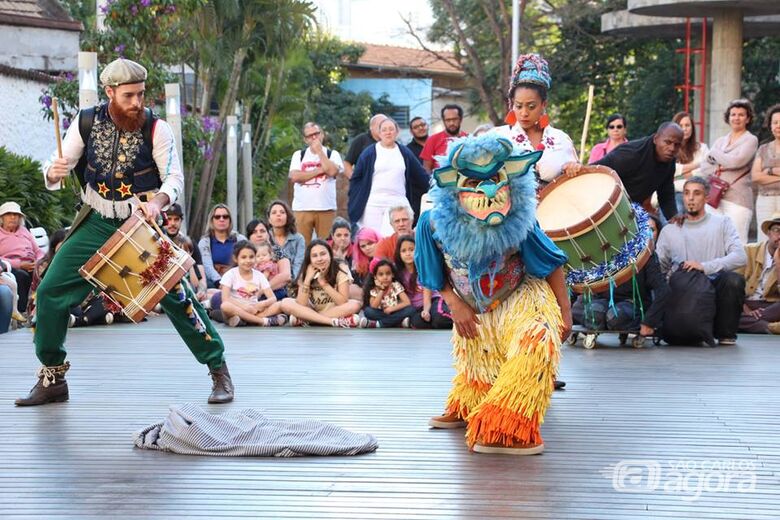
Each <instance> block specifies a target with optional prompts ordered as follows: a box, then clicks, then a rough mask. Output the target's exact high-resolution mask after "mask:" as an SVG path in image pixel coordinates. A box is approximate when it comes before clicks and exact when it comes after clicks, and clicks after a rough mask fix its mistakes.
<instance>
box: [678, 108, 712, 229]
mask: <svg viewBox="0 0 780 520" xmlns="http://www.w3.org/2000/svg"><path fill="white" fill-rule="evenodd" d="M672 121H674V122H675V123H677V124H678V125H680V128H682V131H683V142H682V146H680V153H678V154H677V163H676V164H675V167H674V196H675V201H676V202H677V212H678V213H680V214H682V213H685V205H684V204H683V200H682V190H683V184H685V179H689V178H691V177H695V176H698V175H700V173H701V171H700V168H699V165H700V164H701V161H702V159H703V158H704V157H705V156H706V155H707V153H709V150H710V149H709V148H708V147H707V144H706V143H702V142H700V141H699V140H698V139H697V138H696V127H695V126H694V125H693V117H692V116H691V114H690V113H688V112H677V113H676V114H675V115H674V117H673V118H672Z"/></svg>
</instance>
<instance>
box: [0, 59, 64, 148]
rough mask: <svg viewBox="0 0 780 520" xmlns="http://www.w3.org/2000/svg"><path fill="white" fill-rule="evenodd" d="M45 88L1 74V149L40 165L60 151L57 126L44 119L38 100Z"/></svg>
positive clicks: (41, 84) (33, 82) (43, 85)
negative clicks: (38, 162) (28, 158)
mask: <svg viewBox="0 0 780 520" xmlns="http://www.w3.org/2000/svg"><path fill="white" fill-rule="evenodd" d="M45 86H46V85H45V84H43V83H38V82H37V81H31V80H27V79H20V78H14V77H9V76H5V75H3V74H0V114H2V124H0V146H5V147H6V148H7V149H8V150H10V151H11V152H14V153H16V154H19V155H26V156H28V157H32V158H33V159H35V160H37V161H41V162H43V161H45V160H47V159H48V158H49V156H50V155H51V153H52V151H54V150H56V148H57V143H56V142H55V140H54V123H52V122H51V121H46V120H45V119H44V118H43V112H41V104H40V102H39V101H38V97H40V95H41V90H42V89H43V88H44V87H45ZM62 137H63V138H64V137H65V134H64V133H63V134H62Z"/></svg>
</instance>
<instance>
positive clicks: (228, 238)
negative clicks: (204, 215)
mask: <svg viewBox="0 0 780 520" xmlns="http://www.w3.org/2000/svg"><path fill="white" fill-rule="evenodd" d="M241 240H246V237H244V235H242V234H241V233H236V232H235V231H233V217H232V216H231V215H230V209H229V208H228V207H227V206H226V205H225V204H217V205H216V206H214V207H213V208H211V212H210V213H209V221H208V226H207V230H206V234H205V235H204V236H203V237H202V238H201V239H200V241H199V242H198V249H200V255H201V259H202V260H203V269H204V270H205V271H206V282H207V285H208V287H209V288H217V287H219V280H220V279H221V278H222V275H223V274H225V273H226V272H227V270H228V269H230V268H231V267H233V248H234V247H235V245H236V243H238V242H239V241H241Z"/></svg>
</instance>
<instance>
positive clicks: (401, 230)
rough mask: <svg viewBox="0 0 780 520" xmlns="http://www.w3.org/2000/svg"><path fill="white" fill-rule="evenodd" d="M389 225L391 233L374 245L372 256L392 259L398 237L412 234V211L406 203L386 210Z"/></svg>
mask: <svg viewBox="0 0 780 520" xmlns="http://www.w3.org/2000/svg"><path fill="white" fill-rule="evenodd" d="M387 214H388V217H389V218H388V220H389V221H390V227H392V228H393V234H392V235H390V236H389V237H385V238H383V239H382V240H380V241H379V243H378V244H377V245H376V251H375V252H374V258H387V259H389V260H392V259H393V257H394V256H395V247H396V244H398V237H400V236H403V235H412V234H414V230H413V229H412V223H413V222H414V211H413V210H412V208H410V207H409V206H407V205H406V204H402V205H401V206H395V207H393V208H390V210H389V211H388V212H387Z"/></svg>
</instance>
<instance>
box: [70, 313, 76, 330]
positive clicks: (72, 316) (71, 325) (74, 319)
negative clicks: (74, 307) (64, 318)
mask: <svg viewBox="0 0 780 520" xmlns="http://www.w3.org/2000/svg"><path fill="white" fill-rule="evenodd" d="M75 324H76V317H75V316H74V315H73V314H70V315H69V316H68V328H73V326H74V325H75Z"/></svg>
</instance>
